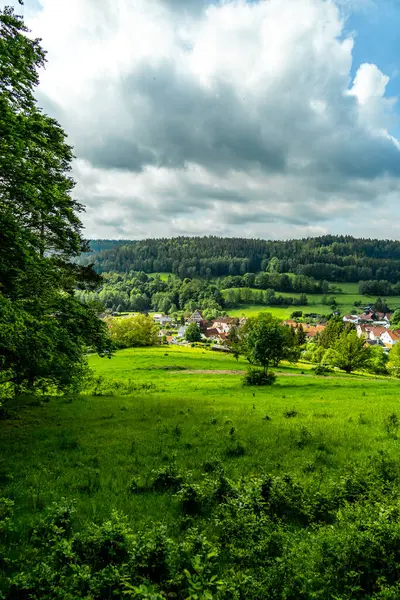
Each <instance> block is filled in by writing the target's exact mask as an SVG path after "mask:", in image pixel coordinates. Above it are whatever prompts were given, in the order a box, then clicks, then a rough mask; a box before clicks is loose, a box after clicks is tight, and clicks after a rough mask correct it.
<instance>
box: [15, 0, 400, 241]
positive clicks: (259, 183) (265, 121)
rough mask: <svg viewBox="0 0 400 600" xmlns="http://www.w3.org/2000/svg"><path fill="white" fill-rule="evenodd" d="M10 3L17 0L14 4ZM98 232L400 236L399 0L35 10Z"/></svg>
mask: <svg viewBox="0 0 400 600" xmlns="http://www.w3.org/2000/svg"><path fill="white" fill-rule="evenodd" d="M6 4H10V2H6ZM17 12H19V13H21V12H23V13H24V15H25V19H26V22H27V23H28V25H29V26H30V28H31V29H32V31H33V34H34V35H35V36H38V37H41V38H42V39H43V46H44V47H45V48H46V49H47V50H48V61H49V62H48V65H47V68H46V70H45V71H44V72H43V74H42V76H41V85H40V88H39V90H38V100H39V102H40V104H41V105H42V106H43V108H44V109H45V111H46V112H48V113H49V114H51V115H52V116H54V117H56V118H57V119H58V120H59V121H60V123H61V125H62V126H63V127H64V129H65V130H66V131H67V133H68V135H69V140H70V143H71V144H72V145H73V146H74V148H75V154H76V157H77V158H76V162H75V165H74V175H75V178H76V181H77V187H76V197H77V198H78V199H79V200H80V201H81V202H83V203H84V204H85V205H86V207H87V211H86V215H85V216H84V223H85V226H86V236H87V237H90V238H96V237H102V238H125V239H126V238H132V239H135V238H143V237H159V236H163V237H167V236H174V235H202V234H215V235H232V236H245V237H249V236H252V237H253V236H254V237H263V238H288V237H302V236H308V235H320V234H324V233H349V234H354V235H357V236H366V237H382V238H388V237H391V238H397V239H400V218H399V217H400V206H399V192H400V141H398V140H400V123H399V114H400V108H399V104H398V101H397V97H398V96H399V95H400V55H399V51H398V41H397V39H398V27H399V24H400V2H398V1H397V0H330V1H328V0H252V1H250V0H247V1H246V0H221V1H219V0H214V2H212V1H211V0H40V1H39V0H26V1H25V7H24V8H23V9H22V8H19V10H18V11H17Z"/></svg>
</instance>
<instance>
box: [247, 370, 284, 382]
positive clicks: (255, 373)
mask: <svg viewBox="0 0 400 600" xmlns="http://www.w3.org/2000/svg"><path fill="white" fill-rule="evenodd" d="M275 381H276V375H275V373H266V372H265V371H260V370H259V369H249V370H248V371H247V373H246V375H245V376H244V378H243V385H272V384H273V383H275Z"/></svg>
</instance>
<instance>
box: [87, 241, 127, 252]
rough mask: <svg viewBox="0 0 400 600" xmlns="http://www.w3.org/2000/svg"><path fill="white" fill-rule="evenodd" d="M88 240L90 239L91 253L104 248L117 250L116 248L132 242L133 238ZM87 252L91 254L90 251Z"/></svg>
mask: <svg viewBox="0 0 400 600" xmlns="http://www.w3.org/2000/svg"><path fill="white" fill-rule="evenodd" d="M88 241H89V245H90V250H91V253H94V252H96V253H97V252H103V251H104V250H115V248H118V246H124V245H126V244H132V240H88ZM91 253H90V254H91ZM86 254H89V252H87V253H86Z"/></svg>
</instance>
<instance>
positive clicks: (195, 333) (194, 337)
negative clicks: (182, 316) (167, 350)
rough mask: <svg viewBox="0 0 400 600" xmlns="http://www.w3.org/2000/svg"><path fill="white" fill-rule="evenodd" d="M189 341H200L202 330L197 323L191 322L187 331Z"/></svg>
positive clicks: (186, 337) (186, 338) (186, 336)
mask: <svg viewBox="0 0 400 600" xmlns="http://www.w3.org/2000/svg"><path fill="white" fill-rule="evenodd" d="M185 340H186V341H187V342H200V340H201V332H200V329H199V326H198V325H197V323H189V325H188V326H187V329H186V332H185Z"/></svg>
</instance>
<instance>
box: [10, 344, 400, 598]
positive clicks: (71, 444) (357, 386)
mask: <svg viewBox="0 0 400 600" xmlns="http://www.w3.org/2000/svg"><path fill="white" fill-rule="evenodd" d="M89 362H90V365H91V367H92V368H93V369H94V371H95V377H94V380H93V381H92V382H91V383H90V384H88V388H87V390H86V393H85V394H83V395H81V396H76V397H51V398H47V399H46V401H38V400H37V399H29V398H20V399H17V400H15V401H13V402H12V403H10V404H8V405H7V414H6V416H5V418H3V419H2V420H0V486H1V492H0V497H1V496H2V497H3V498H6V499H8V501H9V500H12V502H13V503H14V514H13V519H12V526H11V527H10V528H9V529H6V534H5V545H3V546H1V544H0V550H1V552H2V553H3V556H6V557H7V558H6V562H4V561H3V567H0V598H1V597H2V596H1V590H2V589H3V590H5V592H4V593H5V594H6V591H7V590H8V592H7V593H9V595H3V597H4V598H11V599H15V600H17V599H20V598H26V599H34V600H36V599H39V598H68V599H75V598H87V599H88V600H89V599H90V600H91V599H99V600H101V599H103V598H104V599H106V598H112V597H118V598H119V597H125V595H126V594H127V593H128V592H129V591H131V592H132V590H131V587H129V586H131V583H129V582H132V581H134V582H135V585H137V586H139V587H136V588H135V589H136V590H139V591H135V592H132V596H130V597H134V598H139V599H140V598H143V599H146V598H149V599H150V598H154V599H155V600H161V599H162V598H164V597H165V594H167V593H170V594H176V595H175V596H168V597H171V598H172V597H176V598H179V599H182V600H184V599H186V598H191V599H193V600H196V598H199V599H200V598H204V599H206V598H211V599H212V598H218V599H225V598H226V599H229V598H232V599H235V598H237V599H240V598H254V599H263V598H277V599H282V600H284V599H285V600H294V599H295V598H296V599H297V598H300V599H303V600H307V599H309V598H310V599H311V598H321V599H322V598H326V599H327V600H328V599H329V598H340V600H345V599H349V598H377V599H378V598H379V599H380V598H390V599H394V598H396V597H397V596H395V595H386V596H383V595H376V596H375V595H371V594H369V595H368V594H367V591H368V590H369V591H371V590H372V591H373V589H375V588H374V586H375V587H376V586H377V585H378V584H377V578H378V575H376V573H382V572H384V573H386V571H389V570H390V569H393V568H394V567H393V566H391V565H392V563H390V557H392V558H393V556H392V554H390V553H391V552H394V550H393V551H392V550H391V548H392V546H390V548H389V549H388V547H387V546H388V544H389V545H390V544H392V543H393V544H396V547H397V546H398V541H393V540H400V530H399V532H397V526H396V529H395V530H393V525H390V527H391V534H390V535H389V534H388V533H387V531H388V530H387V528H388V527H389V522H390V523H392V520H391V519H392V518H395V517H394V516H393V517H392V516H390V515H392V513H393V511H396V510H398V509H397V500H396V498H397V497H398V493H399V491H400V481H399V473H400V451H399V436H398V433H400V431H399V423H400V420H399V417H398V415H400V410H399V404H398V398H399V391H400V383H399V382H398V381H396V380H393V379H390V378H374V377H372V376H363V375H361V374H357V373H356V374H354V375H351V376H347V375H344V374H337V375H336V374H332V375H331V376H329V377H318V376H315V375H313V372H312V370H311V369H310V365H306V364H298V365H289V364H283V365H281V366H280V367H279V368H278V369H277V370H276V372H277V374H278V377H277V382H276V384H275V385H273V386H272V387H268V388H248V387H243V385H242V374H241V373H242V372H244V371H245V369H246V367H247V363H246V362H245V361H244V360H242V359H240V360H238V361H236V360H235V359H234V358H233V357H232V356H230V355H227V354H223V353H217V352H212V351H210V350H203V349H201V348H188V347H156V348H144V349H128V350H123V351H119V352H118V353H117V354H116V355H115V356H114V357H113V358H112V359H107V358H103V359H102V358H99V357H98V356H94V355H93V356H90V357H89ZM268 490H269V491H268ZM260 494H261V495H260ZM377 502H379V503H380V504H379V507H380V508H379V510H378V508H377V505H376V503H377ZM54 503H56V504H54ZM71 506H72V507H73V510H72V509H71V508H68V507H71ZM115 511H117V512H115ZM260 511H261V513H260ZM363 511H364V512H363ZM365 511H366V512H365ZM368 511H369V512H368ZM396 514H397V513H396ZM393 515H394V513H393ZM0 517H1V512H0ZM60 519H61V520H60ZM110 519H111V520H110ZM121 519H122V520H121ZM387 519H389V521H388V523H387V524H386V520H387ZM60 523H61V525H60ZM65 523H66V524H65ZM0 525H1V518H0ZM54 527H55V529H54ZM354 527H355V528H356V529H357V533H355V530H354ZM359 527H360V529H358V528H359ZM37 532H39V533H40V532H42V533H40V535H39V533H37ZM43 532H45V533H43ZM38 535H39V538H38ZM40 536H44V537H40ZM46 536H47V537H46ZM49 536H50V537H49ZM93 536H94V537H93ZM226 536H227V537H226ZM374 536H375V537H374ZM382 536H383V537H382ZM396 536H397V537H396ZM0 537H1V527H0ZM3 537H4V532H3ZM361 538H362V539H361ZM356 539H357V540H358V542H357V544H359V546H360V548H361V549H360V550H357V552H358V554H357V556H358V555H359V558H357V556H356V557H354V553H356V550H355V548H354V547H353V546H354V544H355V541H354V540H356ZM38 540H39V541H38ZM43 540H45V541H43ZM46 540H47V541H46ZM143 540H144V541H143ZM196 540H197V541H196ZM43 544H44V545H43ZM65 544H67V546H66V545H65ZM68 544H69V545H68ZM110 544H111V546H110ZM143 544H144V546H143ZM121 545H122V546H123V548H124V554H123V556H131V559H129V561H131V562H129V561H128V563H127V562H126V561H127V560H128V559H127V558H125V559H124V560H125V563H122V562H119V561H122V558H121V559H118V555H115V552H116V550H112V553H111V555H109V554H107V553H109V552H110V550H106V548H109V547H110V548H114V549H116V548H119V547H121ZM125 546H126V548H125ZM5 548H7V551H6V550H5ZM68 548H69V550H68ZM82 548H83V549H82ZM135 548H142V549H141V550H140V553H139V554H138V552H139V550H138V549H136V550H135ZM365 548H368V551H367V550H366V549H365ZM125 550H126V552H125ZM104 552H106V555H107V556H108V557H109V558H107V559H104ZM113 552H114V554H113ZM154 552H156V554H154ZM396 552H397V551H396ZM60 553H61V555H62V556H64V558H63V559H62V562H60V560H61V559H60ZM99 553H100V554H99ZM132 553H133V554H132ZM204 553H205V554H204ZM377 553H378V554H379V555H380V556H382V557H384V558H382V560H384V561H386V562H385V563H384V564H385V565H386V563H387V565H388V566H387V567H386V566H385V567H383V566H382V561H381V562H379V561H380V559H378V558H376V554H377ZM325 554H326V556H325ZM100 556H101V557H103V558H101V561H100V562H99V560H100V558H99V557H100ZM113 556H114V558H112V557H113ZM140 556H142V559H140ZM156 556H157V559H156V558H155V557H156ZM211 556H212V558H207V557H211ZM396 556H397V555H396ZM71 557H72V558H71ZM96 557H98V558H96ZM110 557H111V558H110ZM134 557H136V558H134ZM138 557H139V558H138ZM143 557H144V558H143ZM196 557H197V558H196ZM71 560H73V561H74V564H75V567H74V569H75V570H76V569H78V573H80V571H79V569H86V570H85V573H86V575H85V578H86V579H85V582H86V583H85V584H83V583H82V581H81V579H79V577H81V575H80V576H79V577H78V575H73V573H74V572H75V571H71V570H70V567H69V566H68V565H70V563H71ZM133 560H136V561H138V560H139V561H140V560H143V561H144V562H143V565H146V569H145V568H144V567H143V569H144V570H143V569H142V567H140V569H142V570H140V569H139V567H137V565H136V567H137V568H136V567H135V568H134V569H133V567H132V564H136V563H132V561H133ZM393 560H394V558H393ZM396 560H397V559H396ZM399 560H400V557H399ZM43 561H44V562H43ZM104 561H105V563H104ZM107 561H108V562H107ZM154 561H156V562H154ZM202 561H205V562H202ZM387 561H389V562H387ZM137 564H141V563H137ZM153 564H155V565H156V566H154V567H151V569H150V567H148V565H153ZM21 565H25V566H21ZM43 565H44V567H43ZM130 565H131V566H130ZM327 565H328V566H327ZM1 569H4V572H3V575H1ZM21 569H22V570H23V573H24V574H22V571H21ZM43 569H44V571H43ZM88 569H89V570H88ZM110 569H111V571H110ZM132 569H133V570H132ZM135 569H136V570H135ZM137 569H139V570H137ZM149 569H150V570H149ZM152 569H156V570H155V571H154V570H152ZM185 569H186V570H185ZM202 569H203V570H202ZM204 569H205V571H204ZM325 569H327V574H326V575H323V574H324V573H325ZM374 569H375V570H374ZM396 569H397V567H396ZM14 571H16V572H17V575H15V577H16V579H15V581H17V582H18V584H16V586H17V587H15V589H14V592H13V593H11V592H10V589H11V588H10V587H9V581H10V580H9V579H8V580H7V579H6V575H7V574H8V575H9V574H10V573H11V574H12V573H13V572H14ZM396 572H397V571H396ZM49 573H50V574H51V576H50V575H49ZM60 573H61V574H62V577H61V575H60ZM88 573H90V582H91V583H90V584H89V583H88V579H87V577H88V576H89V575H88ZM155 573H156V574H155ZM166 573H168V575H166ZM188 573H189V574H188ZM191 573H192V574H191ZM200 573H203V575H201V576H200ZM338 573H341V574H340V575H338ZM206 574H207V577H206ZM82 576H83V575H82ZM60 577H61V578H60ZM193 577H194V579H193ZM365 577H367V579H368V582H367V583H365V582H363V581H362V579H363V578H365ZM63 578H64V579H63ZM217 578H218V582H219V583H218V584H217V583H215V582H216V581H217ZM13 581H14V580H13ZM391 581H392V580H391V579H390V578H389V576H388V578H387V579H384V580H382V581H381V580H380V583H379V586H381V587H379V586H378V587H379V589H381V588H382V586H383V588H384V586H385V585H386V584H387V585H389V583H390V584H391ZM127 582H128V583H127ZM385 582H386V583H385ZM139 584H140V585H139ZM142 584H143V586H144V587H143V586H142ZM7 586H8V587H7ZM126 586H127V587H126ZM196 586H197V587H196ZM198 586H200V587H198ZM32 588H34V589H35V590H37V589H38V590H39V592H40V593H39V594H37V591H35V592H32ZM383 588H382V589H383ZM199 589H203V592H204V595H197V596H196V595H195V594H196V593H197V592H196V590H197V591H198V590H199ZM15 590H17V591H15ZM27 590H28V591H29V590H31V591H30V592H29V593H28V592H27ZM40 590H41V591H40ZM54 590H56V591H57V593H56V592H55V591H54ZM83 590H86V591H85V594H86V595H85V594H84V593H83ZM88 590H89V591H88ZM162 590H164V591H162ZM318 590H319V591H320V592H321V593H319V591H318ZM321 590H322V591H321ZM337 590H339V591H341V592H343V594H342V595H339V593H336V592H337ZM351 590H353V592H351ZM354 590H355V591H354ZM357 590H359V591H357ZM396 590H397V588H396ZM11 591H12V590H11ZM67 591H70V595H68V594H67ZM160 591H162V594H161V595H157V594H159V592H160ZM314 592H315V594H314ZM317 592H318V593H317ZM206 593H207V594H211V595H206ZM333 593H335V594H336V595H333ZM395 593H397V591H396V592H395Z"/></svg>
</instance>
